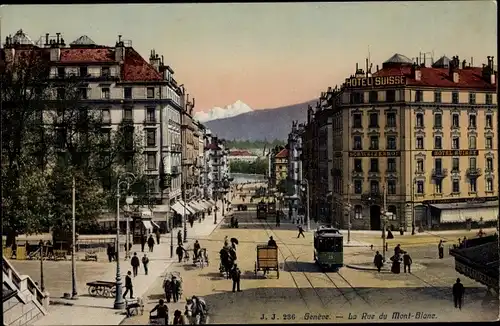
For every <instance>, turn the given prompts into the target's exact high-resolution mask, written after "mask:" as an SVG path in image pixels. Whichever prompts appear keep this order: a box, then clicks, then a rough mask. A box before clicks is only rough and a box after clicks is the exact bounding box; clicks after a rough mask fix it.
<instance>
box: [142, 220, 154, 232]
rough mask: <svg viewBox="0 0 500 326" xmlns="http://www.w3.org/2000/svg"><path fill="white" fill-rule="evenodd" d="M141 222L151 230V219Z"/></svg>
mask: <svg viewBox="0 0 500 326" xmlns="http://www.w3.org/2000/svg"><path fill="white" fill-rule="evenodd" d="M142 224H143V225H144V227H145V228H146V229H148V230H152V229H153V224H151V221H142Z"/></svg>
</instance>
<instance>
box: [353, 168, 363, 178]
mask: <svg viewBox="0 0 500 326" xmlns="http://www.w3.org/2000/svg"><path fill="white" fill-rule="evenodd" d="M351 176H352V177H353V178H363V170H359V169H354V170H352V172H351Z"/></svg>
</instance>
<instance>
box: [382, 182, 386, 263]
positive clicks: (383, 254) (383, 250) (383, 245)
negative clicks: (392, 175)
mask: <svg viewBox="0 0 500 326" xmlns="http://www.w3.org/2000/svg"><path fill="white" fill-rule="evenodd" d="M386 218H387V183H385V184H384V208H383V215H382V221H383V223H382V259H383V260H384V261H385V223H386Z"/></svg>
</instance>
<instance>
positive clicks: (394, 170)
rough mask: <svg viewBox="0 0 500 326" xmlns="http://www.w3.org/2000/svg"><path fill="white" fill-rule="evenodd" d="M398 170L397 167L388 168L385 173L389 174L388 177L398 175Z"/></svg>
mask: <svg viewBox="0 0 500 326" xmlns="http://www.w3.org/2000/svg"><path fill="white" fill-rule="evenodd" d="M397 173H398V172H397V171H396V169H387V170H385V175H386V176H388V177H395V176H397Z"/></svg>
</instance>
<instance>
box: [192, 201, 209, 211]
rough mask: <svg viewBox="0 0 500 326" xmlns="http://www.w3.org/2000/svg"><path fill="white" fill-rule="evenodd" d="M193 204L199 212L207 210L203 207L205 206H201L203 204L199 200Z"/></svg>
mask: <svg viewBox="0 0 500 326" xmlns="http://www.w3.org/2000/svg"><path fill="white" fill-rule="evenodd" d="M195 204H196V206H197V207H199V208H200V210H201V211H204V210H206V209H207V208H206V207H205V205H203V203H202V202H201V201H200V200H198V201H196V203H195Z"/></svg>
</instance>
